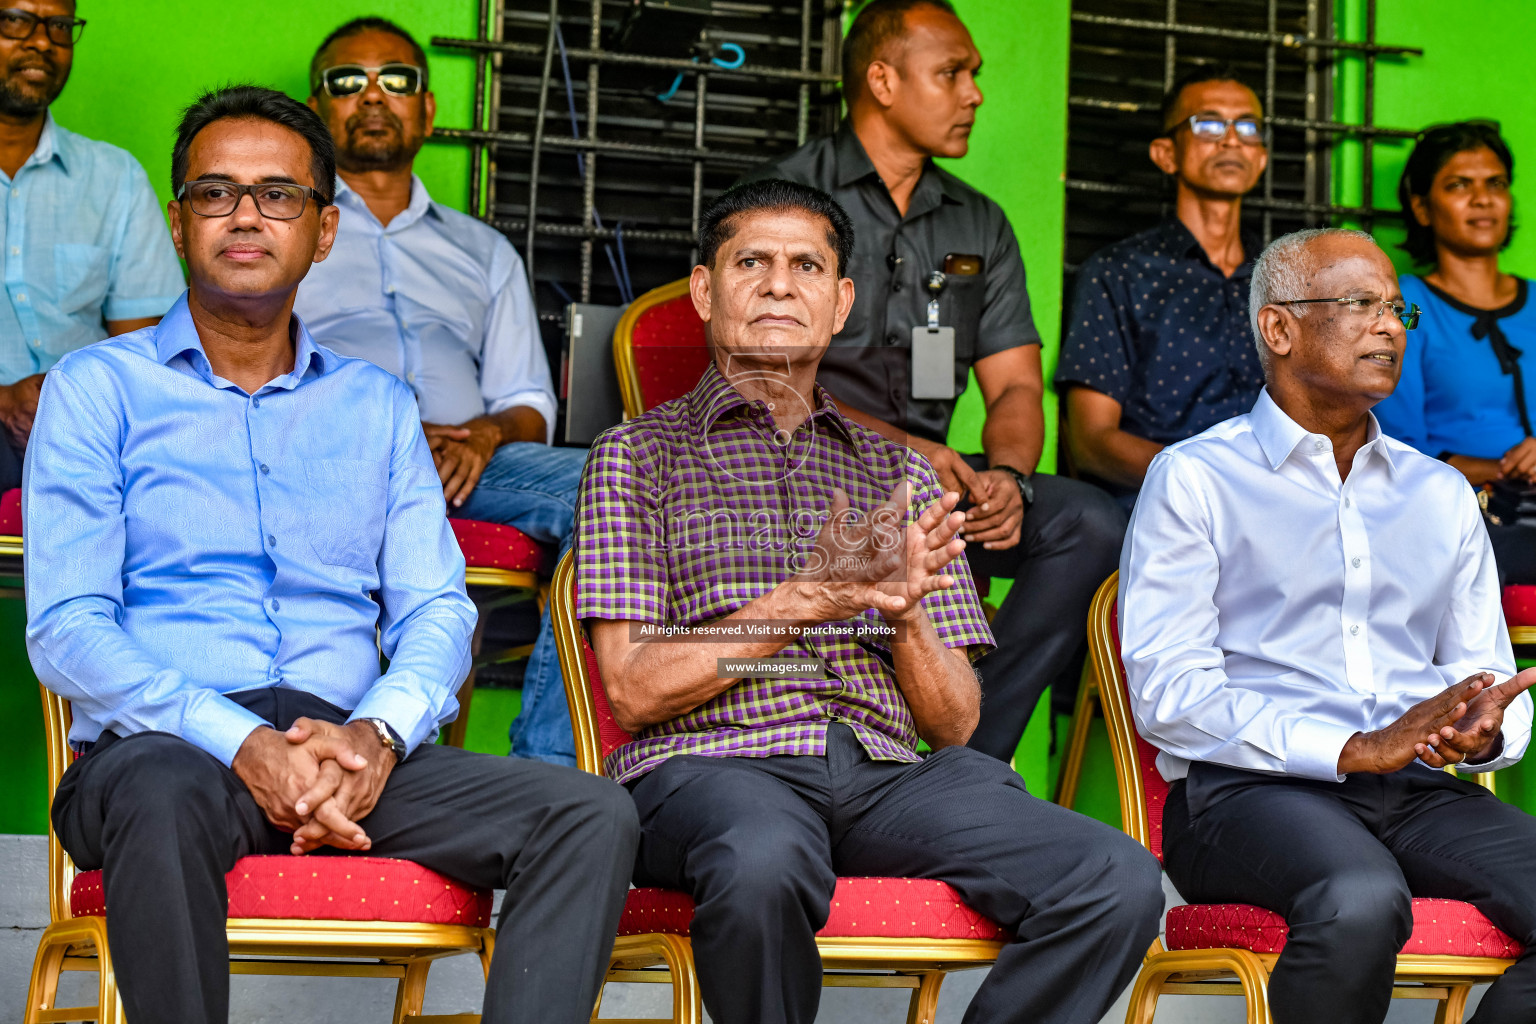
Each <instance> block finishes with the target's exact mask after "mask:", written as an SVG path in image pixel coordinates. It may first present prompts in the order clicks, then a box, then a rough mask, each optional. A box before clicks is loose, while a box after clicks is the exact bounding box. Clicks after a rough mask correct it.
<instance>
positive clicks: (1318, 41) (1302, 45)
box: [433, 11, 1424, 57]
mask: <svg viewBox="0 0 1536 1024" xmlns="http://www.w3.org/2000/svg"><path fill="white" fill-rule="evenodd" d="M1072 20H1073V21H1079V22H1083V23H1084V24H1088V25H1105V26H1109V27H1111V28H1135V29H1145V30H1147V31H1149V32H1168V33H1172V34H1174V35H1185V36H1208V37H1211V38H1215V39H1232V40H1236V41H1239V42H1247V43H1269V42H1273V43H1276V44H1278V45H1280V46H1284V47H1286V48H1288V49H1298V50H1299V49H1317V50H1360V51H1368V52H1371V53H1378V54H1380V53H1391V54H1408V55H1411V56H1414V57H1422V56H1424V51H1423V50H1421V49H1418V48H1416V47H1412V46H1381V45H1379V44H1376V43H1355V42H1349V41H1347V40H1343V39H1333V38H1319V37H1318V36H1317V29H1316V28H1315V27H1313V26H1312V25H1311V24H1310V19H1309V25H1308V28H1307V34H1306V35H1305V36H1297V35H1295V34H1293V33H1290V32H1250V31H1247V30H1244V29H1235V28H1216V27H1213V26H1210V25H1184V24H1178V23H1175V22H1172V21H1146V20H1143V19H1141V18H1116V17H1112V16H1110V15H1107V14H1087V13H1084V12H1081V11H1073V12H1072ZM433 42H434V43H436V42H437V40H436V39H434V40H433Z"/></svg>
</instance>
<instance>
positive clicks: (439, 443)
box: [294, 18, 586, 765]
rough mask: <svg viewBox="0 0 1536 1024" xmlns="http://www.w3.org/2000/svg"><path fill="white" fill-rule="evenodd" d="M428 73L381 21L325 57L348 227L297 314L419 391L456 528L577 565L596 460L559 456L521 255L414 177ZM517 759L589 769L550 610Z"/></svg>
mask: <svg viewBox="0 0 1536 1024" xmlns="http://www.w3.org/2000/svg"><path fill="white" fill-rule="evenodd" d="M426 63H427V61H426V55H425V54H424V53H423V52H422V50H421V47H420V46H418V45H417V43H416V41H415V40H414V39H413V38H412V37H411V35H410V33H408V32H406V31H405V30H404V29H402V28H401V27H400V26H398V25H395V24H394V23H392V22H389V21H385V20H383V19H381V18H362V19H358V20H356V21H351V22H348V23H347V24H345V25H343V26H341V27H340V28H338V29H336V31H334V32H332V33H331V34H330V36H328V37H327V38H326V40H325V41H324V42H323V43H321V44H320V48H319V50H318V51H317V52H316V54H315V58H314V62H313V65H312V67H311V82H312V86H313V90H312V93H311V95H310V97H309V105H310V107H311V108H313V109H314V110H315V111H316V112H318V113H319V114H320V116H321V118H322V119H323V120H324V121H325V123H326V124H327V125H328V126H329V128H330V130H331V134H332V136H333V137H334V138H335V140H336V150H337V154H336V156H337V170H338V172H339V174H340V181H339V182H338V183H337V192H336V206H337V209H338V210H340V212H341V226H340V228H339V230H338V232H337V236H336V246H335V248H334V250H333V251H332V253H331V257H330V259H328V260H327V261H326V262H325V263H323V264H321V265H320V266H319V267H317V268H316V269H315V271H314V272H313V273H311V274H310V275H309V277H308V279H306V280H305V282H304V284H303V285H302V286H301V287H300V288H299V297H298V302H297V304H296V305H295V307H294V308H295V310H296V311H297V312H298V313H299V315H300V316H302V317H303V318H304V322H305V324H306V325H307V326H308V327H309V329H310V330H312V331H314V332H315V337H317V338H319V339H320V340H321V341H322V342H324V343H325V344H326V345H329V346H331V347H332V348H335V349H336V350H337V351H338V352H343V353H346V354H347V355H352V356H357V357H359V358H362V359H367V360H369V361H370V362H373V363H376V364H378V365H379V366H382V367H383V368H384V369H386V370H388V371H390V372H391V373H393V374H394V375H395V376H397V377H399V378H400V379H401V380H403V381H405V383H406V384H407V385H408V386H409V387H410V388H411V390H412V391H414V392H415V394H416V400H417V402H419V403H420V406H421V419H422V426H423V427H424V428H425V430H426V433H427V440H428V441H429V442H430V444H431V447H432V457H433V459H434V460H435V461H436V464H437V469H438V475H439V477H440V478H441V480H442V484H443V494H444V496H445V497H446V498H447V499H448V508H449V514H450V515H455V516H463V517H465V518H468V519H479V520H483V521H487V522H494V523H505V524H506V525H509V526H514V527H516V528H517V529H519V530H521V531H522V532H524V533H526V534H528V535H529V536H531V537H532V538H534V539H535V540H537V541H539V542H541V543H544V544H549V545H553V546H558V547H559V548H560V549H561V551H562V552H563V551H564V550H565V548H566V547H568V546H569V544H570V537H571V531H572V529H573V526H574V519H575V504H576V488H577V485H578V484H579V483H580V481H581V467H582V464H583V462H584V461H585V456H586V452H585V451H584V450H579V449H573V448H555V447H552V446H551V445H550V444H549V441H550V439H551V438H552V436H553V433H554V426H555V393H554V387H553V384H552V381H551V379H550V373H549V362H548V359H547V358H546V356H545V353H544V346H543V343H542V341H541V339H540V336H539V325H538V319H537V316H536V311H535V309H534V305H533V296H532V294H531V293H530V291H529V287H528V279H527V275H526V273H525V271H524V269H523V263H522V260H521V259H519V258H518V255H517V252H516V250H514V249H513V248H512V244H511V243H510V242H508V241H507V240H506V238H505V237H504V236H503V235H502V234H501V233H500V232H498V231H496V230H495V229H493V228H491V227H489V226H487V225H486V224H483V223H481V222H480V221H478V220H475V219H474V218H472V217H468V216H465V215H464V214H462V213H460V212H459V211H457V210H453V209H450V208H449V207H447V206H444V205H442V204H441V203H436V202H433V200H432V198H431V196H429V195H428V194H427V190H426V187H425V186H424V185H423V184H422V182H421V179H420V178H418V177H416V176H415V175H414V174H413V173H412V172H411V165H412V163H413V161H414V159H415V157H416V153H417V151H418V150H420V149H421V145H422V142H423V141H424V140H425V139H426V137H427V136H428V135H430V134H431V133H432V118H433V114H434V112H435V102H434V100H433V97H432V93H431V92H429V91H428V90H427V70H426ZM512 753H513V755H515V756H519V757H534V758H539V759H542V760H548V761H551V762H554V763H557V764H571V765H574V764H575V763H576V750H575V746H574V742H573V740H572V734H571V726H570V718H569V714H568V712H567V711H566V704H565V694H564V687H563V684H562V682H561V677H560V665H559V659H558V657H557V654H556V649H555V635H554V628H553V625H552V624H551V621H550V615H549V611H548V609H546V610H545V612H544V615H543V617H542V619H541V621H540V628H539V635H538V639H537V641H536V642H535V644H534V648H533V652H532V654H531V655H530V657H529V659H528V662H527V665H526V671H525V672H524V674H523V704H522V711H521V713H520V714H519V715H518V718H517V720H516V721H514V722H513V723H512Z"/></svg>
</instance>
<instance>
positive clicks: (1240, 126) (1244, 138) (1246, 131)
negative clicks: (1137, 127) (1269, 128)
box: [1163, 114, 1264, 146]
mask: <svg viewBox="0 0 1536 1024" xmlns="http://www.w3.org/2000/svg"><path fill="white" fill-rule="evenodd" d="M1186 124H1187V125H1189V131H1190V134H1191V135H1193V136H1194V137H1195V138H1197V139H1201V140H1203V141H1205V142H1220V141H1221V140H1222V139H1224V138H1226V137H1227V132H1228V131H1236V132H1237V138H1238V140H1239V141H1240V142H1242V143H1244V144H1245V145H1249V146H1262V145H1264V122H1263V120H1262V119H1260V118H1257V117H1215V116H1213V115H1211V114H1192V115H1190V116H1189V117H1187V118H1185V119H1184V120H1182V121H1180V122H1179V123H1178V124H1176V125H1174V126H1173V127H1172V128H1170V129H1168V130H1167V131H1166V132H1164V133H1163V136H1164V137H1165V138H1172V137H1173V135H1174V133H1175V132H1177V131H1178V130H1179V129H1180V128H1182V127H1184V126H1185V125H1186Z"/></svg>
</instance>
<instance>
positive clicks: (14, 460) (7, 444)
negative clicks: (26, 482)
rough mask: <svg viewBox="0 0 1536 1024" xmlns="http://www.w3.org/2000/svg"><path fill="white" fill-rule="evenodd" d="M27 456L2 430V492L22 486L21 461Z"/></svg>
mask: <svg viewBox="0 0 1536 1024" xmlns="http://www.w3.org/2000/svg"><path fill="white" fill-rule="evenodd" d="M25 456H26V453H25V452H19V451H17V450H16V449H15V448H12V447H11V441H10V438H8V437H6V436H5V434H4V431H0V494H4V493H5V492H6V491H9V490H12V489H14V488H17V487H20V486H21V463H22V460H23V458H24V457H25Z"/></svg>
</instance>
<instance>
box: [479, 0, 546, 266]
mask: <svg viewBox="0 0 1536 1024" xmlns="http://www.w3.org/2000/svg"><path fill="white" fill-rule="evenodd" d="M490 16H491V12H490V3H489V0H480V15H479V19H478V27H477V28H476V31H477V32H478V33H479V36H480V39H482V40H483V39H485V38H486V34H487V29H488V27H489V26H488V24H487V22H488V21H489V20H490ZM486 52H487V51H479V52H477V53H476V54H475V99H474V104H473V106H472V107H471V111H470V124H472V125H474V126H475V127H476V128H484V127H485V60H486ZM484 162H485V147H484V146H483V145H477V146H472V147H471V148H470V151H469V209H470V212H471V213H473V212H474V211H475V210H476V209H477V208H480V216H482V217H483V216H485V210H484V209H483V208H481V207H482V204H481V202H480V178H481V169H482V164H483V163H484ZM530 280H532V278H530Z"/></svg>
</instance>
